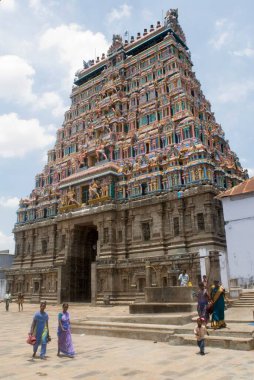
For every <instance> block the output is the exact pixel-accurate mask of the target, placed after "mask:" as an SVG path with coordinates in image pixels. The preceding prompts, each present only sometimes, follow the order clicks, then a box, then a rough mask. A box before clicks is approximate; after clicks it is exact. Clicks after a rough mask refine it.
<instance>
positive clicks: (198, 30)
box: [0, 0, 254, 252]
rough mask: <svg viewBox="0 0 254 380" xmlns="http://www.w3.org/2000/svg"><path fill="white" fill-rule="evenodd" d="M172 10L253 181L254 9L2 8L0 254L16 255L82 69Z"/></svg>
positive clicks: (197, 4) (30, 1)
mask: <svg viewBox="0 0 254 380" xmlns="http://www.w3.org/2000/svg"><path fill="white" fill-rule="evenodd" d="M170 8H178V12H179V22H180V24H181V26H182V28H183V30H184V32H185V35H186V38H187V45H188V47H189V49H190V51H191V56H192V61H193V64H194V67H193V70H194V71H195V73H196V76H197V79H198V80H199V81H200V83H201V88H202V90H203V93H204V94H205V96H206V98H207V99H208V100H209V101H210V102H211V105H212V111H213V112H214V113H215V117H216V120H217V122H218V123H219V124H221V125H222V128H223V130H224V132H225V134H226V139H227V140H229V143H230V147H231V149H232V150H233V151H235V152H236V154H237V155H238V157H239V159H240V162H241V164H242V166H243V168H247V169H248V171H249V175H250V177H251V176H253V175H254V155H253V147H254V132H253V129H254V124H253V119H254V69H253V67H254V23H253V14H254V2H253V0H243V1H241V2H240V1H239V0H165V1H164V0H157V1H154V0H129V1H127V0H126V1H115V0H97V1H88V0H0V250H1V249H9V250H10V252H13V251H14V241H13V235H12V229H13V227H14V224H15V222H16V210H17V208H18V202H19V199H20V198H22V197H23V198H24V197H26V196H28V195H29V194H30V193H31V191H32V189H33V188H34V185H35V175H36V174H37V173H40V172H41V171H42V170H43V167H44V165H45V164H46V157H47V150H48V149H51V148H52V147H53V146H54V142H55V136H56V130H57V129H58V128H59V127H61V125H62V123H63V119H64V112H65V111H66V110H67V109H68V108H69V107H70V93H71V89H72V85H73V80H74V76H75V72H76V71H77V70H79V69H81V68H82V62H83V60H85V61H88V60H89V59H94V58H95V57H96V56H101V54H102V53H107V50H108V47H109V46H110V44H111V42H112V35H113V34H114V33H117V34H121V35H122V36H124V33H125V32H126V31H127V32H128V34H129V36H131V35H134V36H136V35H137V32H141V33H142V32H143V29H144V28H149V27H150V25H151V24H156V22H157V20H160V21H162V19H163V17H164V15H165V13H166V11H167V10H168V9H170Z"/></svg>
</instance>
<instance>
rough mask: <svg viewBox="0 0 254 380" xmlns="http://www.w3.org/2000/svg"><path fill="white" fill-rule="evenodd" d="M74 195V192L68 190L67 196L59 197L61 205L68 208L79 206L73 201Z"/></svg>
mask: <svg viewBox="0 0 254 380" xmlns="http://www.w3.org/2000/svg"><path fill="white" fill-rule="evenodd" d="M75 197H76V194H75V191H74V190H72V189H71V188H69V190H68V192H67V194H65V195H63V196H62V197H61V205H62V206H63V207H64V206H70V205H77V206H79V203H78V201H77V200H76V199H75Z"/></svg>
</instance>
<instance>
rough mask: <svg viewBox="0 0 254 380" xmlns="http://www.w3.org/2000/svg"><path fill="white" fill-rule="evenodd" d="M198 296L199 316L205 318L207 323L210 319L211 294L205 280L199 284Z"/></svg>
mask: <svg viewBox="0 0 254 380" xmlns="http://www.w3.org/2000/svg"><path fill="white" fill-rule="evenodd" d="M197 298H198V306H197V311H198V316H199V318H201V319H203V320H204V322H205V324H206V325H207V323H208V321H209V312H208V301H209V294H208V292H207V289H206V288H205V285H204V284H203V282H201V283H200V284H199V291H198V293H197Z"/></svg>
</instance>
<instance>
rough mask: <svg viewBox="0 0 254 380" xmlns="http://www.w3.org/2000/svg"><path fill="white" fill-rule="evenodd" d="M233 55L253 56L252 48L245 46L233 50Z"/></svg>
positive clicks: (253, 50)
mask: <svg viewBox="0 0 254 380" xmlns="http://www.w3.org/2000/svg"><path fill="white" fill-rule="evenodd" d="M233 55H236V56H238V57H253V56H254V49H251V48H245V49H242V50H235V51H233Z"/></svg>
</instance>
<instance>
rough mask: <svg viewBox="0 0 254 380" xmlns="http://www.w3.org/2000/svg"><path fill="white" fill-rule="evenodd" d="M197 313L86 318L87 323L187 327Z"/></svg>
mask: <svg viewBox="0 0 254 380" xmlns="http://www.w3.org/2000/svg"><path fill="white" fill-rule="evenodd" d="M195 314H196V313H182V314H177V313H174V314H171V315H169V314H166V315H165V314H164V315H149V314H147V315H132V314H131V315H127V316H86V321H94V322H95V321H99V322H105V323H107V322H122V323H142V324H157V325H175V326H177V325H186V324H187V323H190V322H191V321H192V317H193V315H195Z"/></svg>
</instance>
